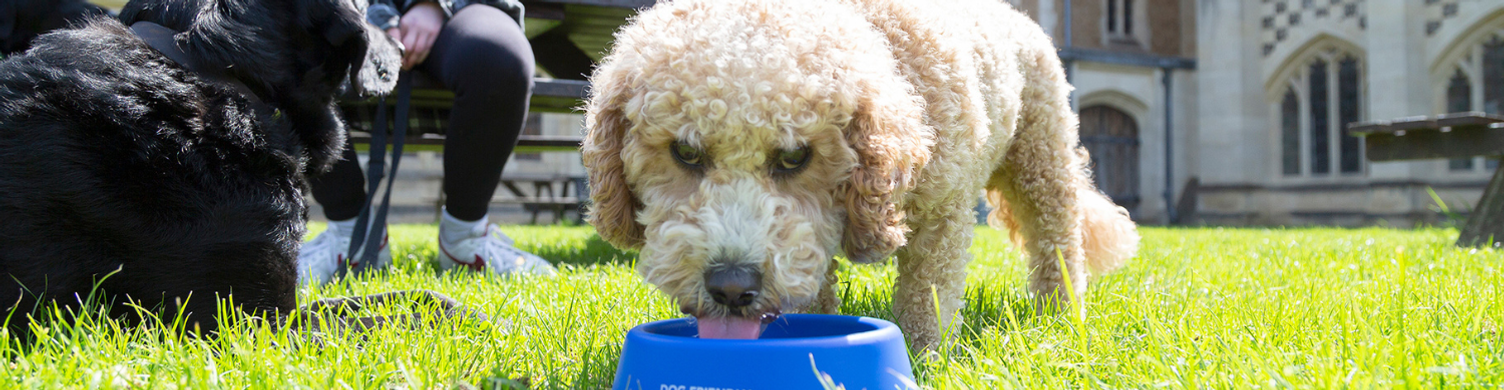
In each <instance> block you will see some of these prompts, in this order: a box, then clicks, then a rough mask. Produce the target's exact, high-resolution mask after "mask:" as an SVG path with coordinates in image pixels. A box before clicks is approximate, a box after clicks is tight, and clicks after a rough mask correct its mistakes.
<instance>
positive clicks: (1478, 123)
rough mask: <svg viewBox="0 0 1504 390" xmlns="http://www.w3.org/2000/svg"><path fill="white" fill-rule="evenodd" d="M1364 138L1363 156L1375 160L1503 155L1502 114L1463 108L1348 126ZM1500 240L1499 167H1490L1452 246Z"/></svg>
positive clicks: (1503, 222) (1502, 177) (1503, 188)
mask: <svg viewBox="0 0 1504 390" xmlns="http://www.w3.org/2000/svg"><path fill="white" fill-rule="evenodd" d="M1347 131H1348V133H1349V134H1352V135H1355V136H1359V137H1363V138H1364V145H1365V146H1364V151H1365V152H1366V153H1367V155H1368V159H1369V160H1372V161H1376V162H1382V161H1405V160H1427V159H1439V158H1471V157H1474V156H1488V157H1489V158H1499V157H1500V156H1504V116H1501V115H1494V114H1486V113H1482V112H1463V113H1455V114H1445V115H1436V116H1423V117H1408V118H1399V119H1393V120H1385V121H1372V122H1359V123H1353V124H1350V125H1348V128H1347ZM1498 241H1504V169H1495V170H1494V176H1493V179H1491V180H1490V181H1489V182H1488V186H1487V187H1486V188H1485V189H1484V190H1483V197H1482V198H1480V199H1479V200H1478V205H1477V206H1476V207H1474V208H1473V212H1472V213H1471V214H1470V215H1468V218H1467V223H1466V224H1465V225H1464V226H1463V228H1462V232H1461V234H1459V235H1458V237H1457V245H1458V246H1465V247H1476V246H1483V245H1494V246H1498V244H1499V243H1498Z"/></svg>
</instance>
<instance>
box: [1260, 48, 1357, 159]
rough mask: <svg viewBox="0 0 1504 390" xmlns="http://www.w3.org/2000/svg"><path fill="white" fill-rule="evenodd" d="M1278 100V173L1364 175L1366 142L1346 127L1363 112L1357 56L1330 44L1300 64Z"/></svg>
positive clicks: (1355, 120)
mask: <svg viewBox="0 0 1504 390" xmlns="http://www.w3.org/2000/svg"><path fill="white" fill-rule="evenodd" d="M1297 64H1298V65H1296V66H1297V67H1296V68H1295V70H1294V71H1293V72H1292V74H1291V75H1290V76H1289V78H1288V79H1287V82H1286V83H1285V84H1284V85H1285V89H1284V93H1283V94H1281V95H1280V99H1279V101H1278V103H1277V107H1278V113H1279V116H1280V118H1279V121H1278V122H1277V123H1279V129H1278V131H1279V134H1280V142H1279V148H1280V173H1281V174H1282V175H1284V176H1290V177H1302V176H1303V177H1324V176H1331V175H1334V174H1340V175H1358V174H1362V173H1363V154H1362V153H1363V148H1362V140H1361V139H1359V138H1357V137H1353V136H1350V135H1347V134H1346V132H1344V131H1342V129H1344V128H1345V127H1346V125H1347V124H1349V123H1353V122H1357V121H1359V119H1360V118H1361V116H1362V106H1363V102H1362V96H1363V94H1362V88H1363V86H1362V84H1363V74H1362V65H1361V63H1360V60H1359V59H1358V56H1356V55H1353V54H1350V53H1347V52H1344V51H1341V50H1337V49H1336V48H1330V47H1329V48H1326V49H1324V50H1320V51H1318V52H1317V54H1316V55H1313V56H1310V57H1309V58H1306V59H1305V60H1304V61H1302V62H1298V63H1297Z"/></svg>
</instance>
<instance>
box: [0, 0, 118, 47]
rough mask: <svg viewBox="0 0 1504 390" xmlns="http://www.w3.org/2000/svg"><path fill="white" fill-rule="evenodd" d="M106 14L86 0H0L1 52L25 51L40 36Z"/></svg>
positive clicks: (103, 10) (102, 9)
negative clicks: (85, 0)
mask: <svg viewBox="0 0 1504 390" xmlns="http://www.w3.org/2000/svg"><path fill="white" fill-rule="evenodd" d="M107 13H108V12H107V11H105V9H104V8H101V7H100V6H97V5H93V4H89V3H87V2H84V0H0V54H4V55H10V54H12V53H18V52H22V51H26V48H28V47H30V46H31V40H32V39H33V38H36V37H37V36H38V35H42V34H44V33H46V32H48V31H52V30H56V29H60V28H64V27H68V25H70V24H75V23H79V22H81V21H83V20H84V19H87V18H88V17H90V16H99V15H105V14H107Z"/></svg>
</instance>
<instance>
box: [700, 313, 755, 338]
mask: <svg viewBox="0 0 1504 390" xmlns="http://www.w3.org/2000/svg"><path fill="white" fill-rule="evenodd" d="M695 324H697V325H698V326H699V327H700V338H702V339H741V340H753V339H756V338H757V336H758V335H760V334H762V321H758V320H753V319H747V318H741V317H719V318H703V317H701V318H696V319H695Z"/></svg>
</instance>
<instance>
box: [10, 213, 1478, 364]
mask: <svg viewBox="0 0 1504 390" xmlns="http://www.w3.org/2000/svg"><path fill="white" fill-rule="evenodd" d="M320 228H321V227H320V226H315V227H314V229H320ZM503 230H505V231H506V232H507V233H508V234H509V235H512V236H513V237H517V238H518V239H519V241H520V242H519V244H520V245H521V246H522V247H523V248H524V249H527V250H531V251H534V252H536V253H538V254H540V255H542V256H544V257H545V258H550V259H557V260H559V261H562V262H563V263H564V264H565V265H564V266H562V267H561V268H562V269H563V275H562V276H560V277H557V278H552V279H538V278H515V279H503V278H496V277H482V276H476V275H469V274H446V275H436V272H435V269H434V263H433V261H432V259H433V258H434V255H435V246H434V244H433V237H434V236H435V234H436V229H435V227H433V226H427V225H407V226H396V227H394V228H393V235H392V242H393V243H394V245H395V251H394V253H395V254H396V256H397V261H396V266H395V269H393V270H391V271H390V272H387V273H384V274H377V275H373V276H371V277H362V278H360V279H358V280H345V281H343V282H341V283H338V284H333V285H329V286H326V287H323V288H320V289H307V290H304V291H302V292H300V299H302V300H308V299H314V298H320V297H330V296H340V295H350V294H367V293H374V292H381V291H391V290H402V289H414V288H425V289H433V290H438V291H441V292H443V293H446V294H449V295H451V296H453V297H455V298H456V299H458V300H460V301H462V302H465V303H467V304H469V305H471V306H473V307H475V308H478V309H479V310H481V311H483V312H485V313H487V314H488V315H490V316H491V317H492V318H493V319H496V321H495V322H493V323H473V322H471V323H448V324H443V325H439V326H435V327H425V328H420V329H415V330H407V329H401V328H390V329H382V330H379V331H376V332H374V333H372V334H370V336H369V337H368V338H366V339H364V340H362V339H356V338H330V339H326V340H324V341H323V342H322V343H321V344H314V343H310V342H307V341H304V340H303V339H299V338H296V337H289V336H288V335H286V334H279V333H276V332H274V331H272V330H269V329H268V328H267V327H265V326H263V325H256V324H248V325H239V326H236V327H235V328H233V329H231V330H230V331H228V332H226V334H224V335H223V336H221V337H220V338H218V339H215V340H212V341H206V340H200V339H192V338H187V337H181V336H177V335H176V334H175V333H173V332H164V331H162V329H163V328H162V327H153V326H147V327H138V328H128V329H125V330H121V329H120V327H119V326H118V325H116V324H114V323H113V322H111V321H108V320H90V321H82V322H80V323H78V325H75V326H72V327H62V328H55V329H49V330H47V331H46V333H45V334H46V337H43V338H41V339H40V340H39V341H37V342H35V343H32V344H27V345H19V344H20V343H18V342H15V341H12V342H9V343H6V344H5V345H3V346H0V355H3V356H4V359H3V360H0V388H36V387H89V388H93V387H96V386H98V387H131V388H142V387H145V388H295V387H310V388H394V387H395V388H425V389H428V388H455V387H470V386H474V387H478V388H492V387H494V386H506V385H514V384H518V383H529V384H531V386H532V387H533V388H606V387H609V386H610V382H611V379H612V375H613V373H614V370H615V366H616V358H617V356H618V355H619V351H620V347H619V343H620V342H621V339H622V337H623V336H624V334H625V332H626V330H627V329H629V328H630V327H631V326H632V325H634V324H638V323H641V322H645V321H650V320H656V319H665V318H673V317H676V316H680V314H679V313H678V312H677V310H675V308H674V306H673V305H672V304H671V303H670V302H669V301H668V300H667V299H666V298H665V297H664V296H662V295H661V294H659V293H657V292H655V291H653V289H652V288H651V286H648V285H646V284H644V283H642V282H641V281H639V279H637V277H636V276H635V275H634V274H633V272H632V270H631V266H630V264H631V262H632V259H633V254H632V253H625V252H620V251H617V250H615V249H613V248H611V247H610V246H609V245H607V244H606V243H605V242H603V241H601V240H600V239H599V238H598V237H596V236H595V235H594V234H593V232H592V230H591V229H590V228H588V227H524V226H508V227H503ZM1143 232H1144V244H1143V249H1142V250H1141V251H1140V254H1139V256H1138V257H1137V258H1136V259H1134V260H1133V261H1132V262H1131V263H1129V265H1128V266H1127V267H1125V268H1124V269H1122V270H1119V271H1118V272H1116V273H1113V274H1110V275H1107V276H1104V277H1102V278H1100V279H1097V280H1094V281H1093V283H1092V286H1091V292H1090V293H1089V295H1088V297H1087V300H1088V301H1089V302H1090V306H1089V309H1088V318H1087V321H1086V322H1085V323H1084V324H1080V325H1077V324H1073V323H1071V322H1070V321H1067V320H1065V319H1064V317H1056V316H1050V315H1034V314H1032V313H1031V312H1030V310H1031V309H1030V307H1031V306H1030V305H1029V304H1028V303H1027V301H1026V300H1025V296H1024V293H1023V288H1024V270H1023V267H1022V264H1021V262H1020V257H1019V254H1018V253H1017V252H1015V251H1013V249H1012V248H1011V246H1010V244H1008V243H1007V240H1006V239H1005V238H1004V235H1003V234H1001V233H999V232H997V231H994V230H991V229H988V228H979V229H978V230H977V240H976V244H975V245H973V247H972V253H973V254H974V256H975V259H974V261H973V263H972V265H971V270H970V271H971V272H970V276H969V280H968V286H969V287H968V294H967V295H968V297H967V299H968V306H967V307H966V309H965V310H964V312H963V313H962V314H963V315H964V316H965V318H966V321H965V326H964V328H962V329H958V330H956V332H957V336H956V337H957V340H958V341H957V343H956V344H955V346H954V347H953V348H948V349H945V350H944V353H941V354H938V355H937V356H929V357H920V358H918V359H917V360H916V361H917V362H919V363H916V364H917V366H916V370H917V374H918V376H919V383H920V384H921V385H924V386H926V387H932V388H941V389H951V388H975V389H992V388H1002V389H1007V388H1061V387H1069V388H1081V387H1087V388H1119V387H1132V388H1156V387H1170V388H1284V387H1296V388H1339V387H1341V388H1374V387H1412V388H1417V387H1468V388H1475V387H1476V388H1499V387H1500V386H1504V362H1501V359H1504V345H1501V344H1504V335H1501V329H1500V325H1501V323H1500V322H1501V313H1504V299H1501V297H1500V292H1501V286H1504V271H1501V267H1504V263H1501V260H1504V256H1501V253H1500V252H1497V251H1492V250H1470V249H1456V248H1454V247H1452V245H1451V242H1452V240H1453V239H1454V238H1455V237H1456V231H1454V230H1447V229H1430V230H1388V229H1362V230H1344V229H1290V230H1259V229H1165V228H1145V229H1144V231H1143ZM893 276H894V273H893V268H892V267H891V266H887V267H882V266H847V267H845V268H844V270H843V280H844V281H846V282H849V283H850V285H849V286H843V287H842V289H841V290H842V291H845V292H846V294H847V295H846V296H845V298H844V302H845V303H844V305H843V307H842V311H843V312H844V313H846V314H857V315H867V316H875V317H882V318H889V319H891V317H892V316H891V314H890V313H889V310H888V304H887V298H886V297H887V296H888V295H889V291H890V287H891V285H890V283H891V282H890V280H891V279H892V278H893ZM665 364H672V362H665ZM793 375H803V373H795V374H793ZM808 375H810V377H811V378H810V379H811V381H812V383H813V381H814V380H815V379H814V375H813V374H812V373H811V374H808ZM835 379H836V380H837V381H839V380H840V378H835Z"/></svg>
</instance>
